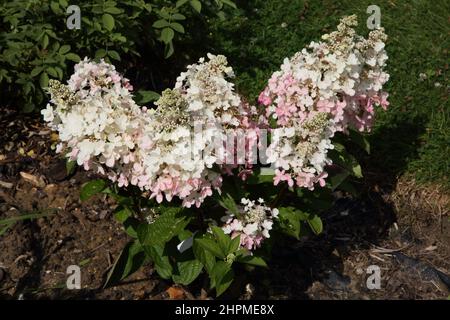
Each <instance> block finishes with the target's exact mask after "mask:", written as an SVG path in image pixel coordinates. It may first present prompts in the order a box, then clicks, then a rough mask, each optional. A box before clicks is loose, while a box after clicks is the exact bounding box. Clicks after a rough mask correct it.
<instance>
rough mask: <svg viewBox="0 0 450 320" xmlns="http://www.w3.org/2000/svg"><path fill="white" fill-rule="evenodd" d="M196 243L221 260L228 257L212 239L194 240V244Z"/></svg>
mask: <svg viewBox="0 0 450 320" xmlns="http://www.w3.org/2000/svg"><path fill="white" fill-rule="evenodd" d="M195 243H196V244H197V245H199V246H200V247H202V248H203V249H204V250H207V251H208V252H210V253H211V254H213V255H214V256H216V257H217V258H219V259H225V257H226V255H225V254H224V253H223V251H222V249H221V247H220V246H219V244H217V243H216V242H215V241H214V240H212V239H208V238H202V239H194V244H195Z"/></svg>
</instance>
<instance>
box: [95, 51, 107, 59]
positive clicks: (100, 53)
mask: <svg viewBox="0 0 450 320" xmlns="http://www.w3.org/2000/svg"><path fill="white" fill-rule="evenodd" d="M105 56H106V50H105V49H98V50H97V51H95V59H100V58H104V57H105Z"/></svg>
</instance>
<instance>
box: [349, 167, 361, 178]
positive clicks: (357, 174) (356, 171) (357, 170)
mask: <svg viewBox="0 0 450 320" xmlns="http://www.w3.org/2000/svg"><path fill="white" fill-rule="evenodd" d="M352 171H353V175H354V176H355V177H357V178H362V177H363V174H362V170H361V166H360V165H359V164H355V165H353V168H352Z"/></svg>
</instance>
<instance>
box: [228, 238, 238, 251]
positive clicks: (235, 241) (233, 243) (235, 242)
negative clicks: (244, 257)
mask: <svg viewBox="0 0 450 320" xmlns="http://www.w3.org/2000/svg"><path fill="white" fill-rule="evenodd" d="M240 244H241V236H240V235H238V236H236V237H234V238H233V239H231V242H230V246H229V249H228V253H234V252H236V251H237V250H238V249H239V245H240Z"/></svg>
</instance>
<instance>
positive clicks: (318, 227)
mask: <svg viewBox="0 0 450 320" xmlns="http://www.w3.org/2000/svg"><path fill="white" fill-rule="evenodd" d="M308 224H309V226H310V227H311V230H312V231H313V232H314V233H315V234H320V233H322V231H323V224H322V219H320V217H319V216H318V215H313V216H312V217H311V218H309V219H308Z"/></svg>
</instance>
